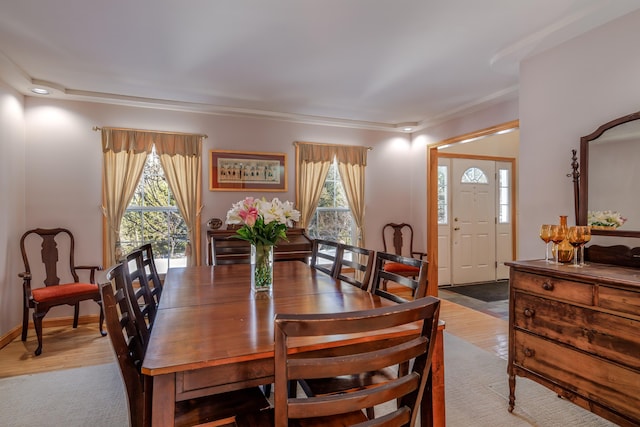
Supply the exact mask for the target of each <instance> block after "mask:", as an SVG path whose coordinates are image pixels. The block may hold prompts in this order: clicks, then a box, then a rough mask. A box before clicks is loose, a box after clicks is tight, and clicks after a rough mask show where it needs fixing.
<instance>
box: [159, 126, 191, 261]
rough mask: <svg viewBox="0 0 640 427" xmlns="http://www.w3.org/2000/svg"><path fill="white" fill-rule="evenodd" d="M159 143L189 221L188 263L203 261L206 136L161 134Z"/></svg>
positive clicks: (173, 189)
mask: <svg viewBox="0 0 640 427" xmlns="http://www.w3.org/2000/svg"><path fill="white" fill-rule="evenodd" d="M155 145H156V153H158V156H159V157H160V164H161V165H162V169H163V170H164V175H165V177H166V178H167V182H168V183H169V187H170V188H171V192H172V193H173V196H174V197H175V199H176V204H177V205H178V209H179V210H180V214H181V215H182V218H183V219H184V222H185V224H186V225H187V230H188V235H189V241H188V242H187V250H186V255H187V265H189V266H194V265H200V263H201V261H200V260H201V256H200V244H199V242H200V214H201V211H202V205H201V200H200V197H201V193H202V179H201V178H202V136H200V135H183V134H158V135H156V139H155ZM194 249H195V250H194Z"/></svg>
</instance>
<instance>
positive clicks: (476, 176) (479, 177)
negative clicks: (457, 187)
mask: <svg viewBox="0 0 640 427" xmlns="http://www.w3.org/2000/svg"><path fill="white" fill-rule="evenodd" d="M460 182H462V183H463V184H488V183H489V180H488V179H487V176H486V175H485V174H484V172H482V170H480V169H478V168H469V169H467V170H466V171H464V174H462V179H461V180H460Z"/></svg>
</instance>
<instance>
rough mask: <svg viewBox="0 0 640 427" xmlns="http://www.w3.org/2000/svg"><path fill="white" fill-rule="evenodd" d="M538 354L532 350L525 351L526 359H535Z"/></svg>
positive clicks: (526, 349)
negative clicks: (534, 356)
mask: <svg viewBox="0 0 640 427" xmlns="http://www.w3.org/2000/svg"><path fill="white" fill-rule="evenodd" d="M534 354H536V351H535V350H533V349H531V348H525V349H524V355H525V356H526V357H533V355H534Z"/></svg>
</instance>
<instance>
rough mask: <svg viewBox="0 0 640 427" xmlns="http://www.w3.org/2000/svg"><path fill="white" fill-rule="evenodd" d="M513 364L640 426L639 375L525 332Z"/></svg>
mask: <svg viewBox="0 0 640 427" xmlns="http://www.w3.org/2000/svg"><path fill="white" fill-rule="evenodd" d="M514 338H515V342H514V347H515V348H514V364H515V365H517V366H520V367H522V368H524V369H527V370H529V371H531V372H534V373H536V374H538V375H540V376H542V377H545V378H547V379H548V380H550V381H552V382H555V383H557V384H558V385H560V386H562V387H564V388H566V389H568V390H571V391H573V392H575V393H576V394H578V395H580V396H583V397H585V398H588V399H589V400H592V401H594V402H597V403H599V404H601V405H604V406H606V407H609V408H612V409H614V410H615V411H618V412H620V413H622V414H625V415H627V416H629V417H631V418H633V419H635V420H637V421H638V422H639V423H640V373H639V372H638V371H636V370H632V369H628V368H625V367H622V366H620V365H617V364H614V363H611V362H607V361H605V360H603V359H600V358H598V357H594V356H592V355H588V354H585V353H583V352H580V351H577V350H573V349H570V348H567V347H565V346H563V345H560V344H558V343H555V342H552V341H548V340H545V339H543V338H541V337H538V336H535V335H531V334H528V333H526V332H522V331H515V337H514Z"/></svg>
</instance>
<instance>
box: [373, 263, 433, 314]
mask: <svg viewBox="0 0 640 427" xmlns="http://www.w3.org/2000/svg"><path fill="white" fill-rule="evenodd" d="M389 264H397V265H401V266H407V267H412V268H414V269H415V273H414V275H413V276H410V277H407V276H405V275H404V274H402V273H401V272H397V271H392V270H390V269H389V268H388V266H389ZM428 266H429V263H428V262H427V261H423V260H419V259H415V258H407V257H403V256H400V255H394V254H389V253H386V252H378V253H377V254H376V261H375V264H374V268H373V280H372V281H371V293H373V294H375V295H379V296H381V297H383V298H387V299H390V300H392V301H395V302H398V303H401V302H406V301H409V300H412V299H416V298H422V297H424V296H425V295H426V294H427V269H428Z"/></svg>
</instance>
